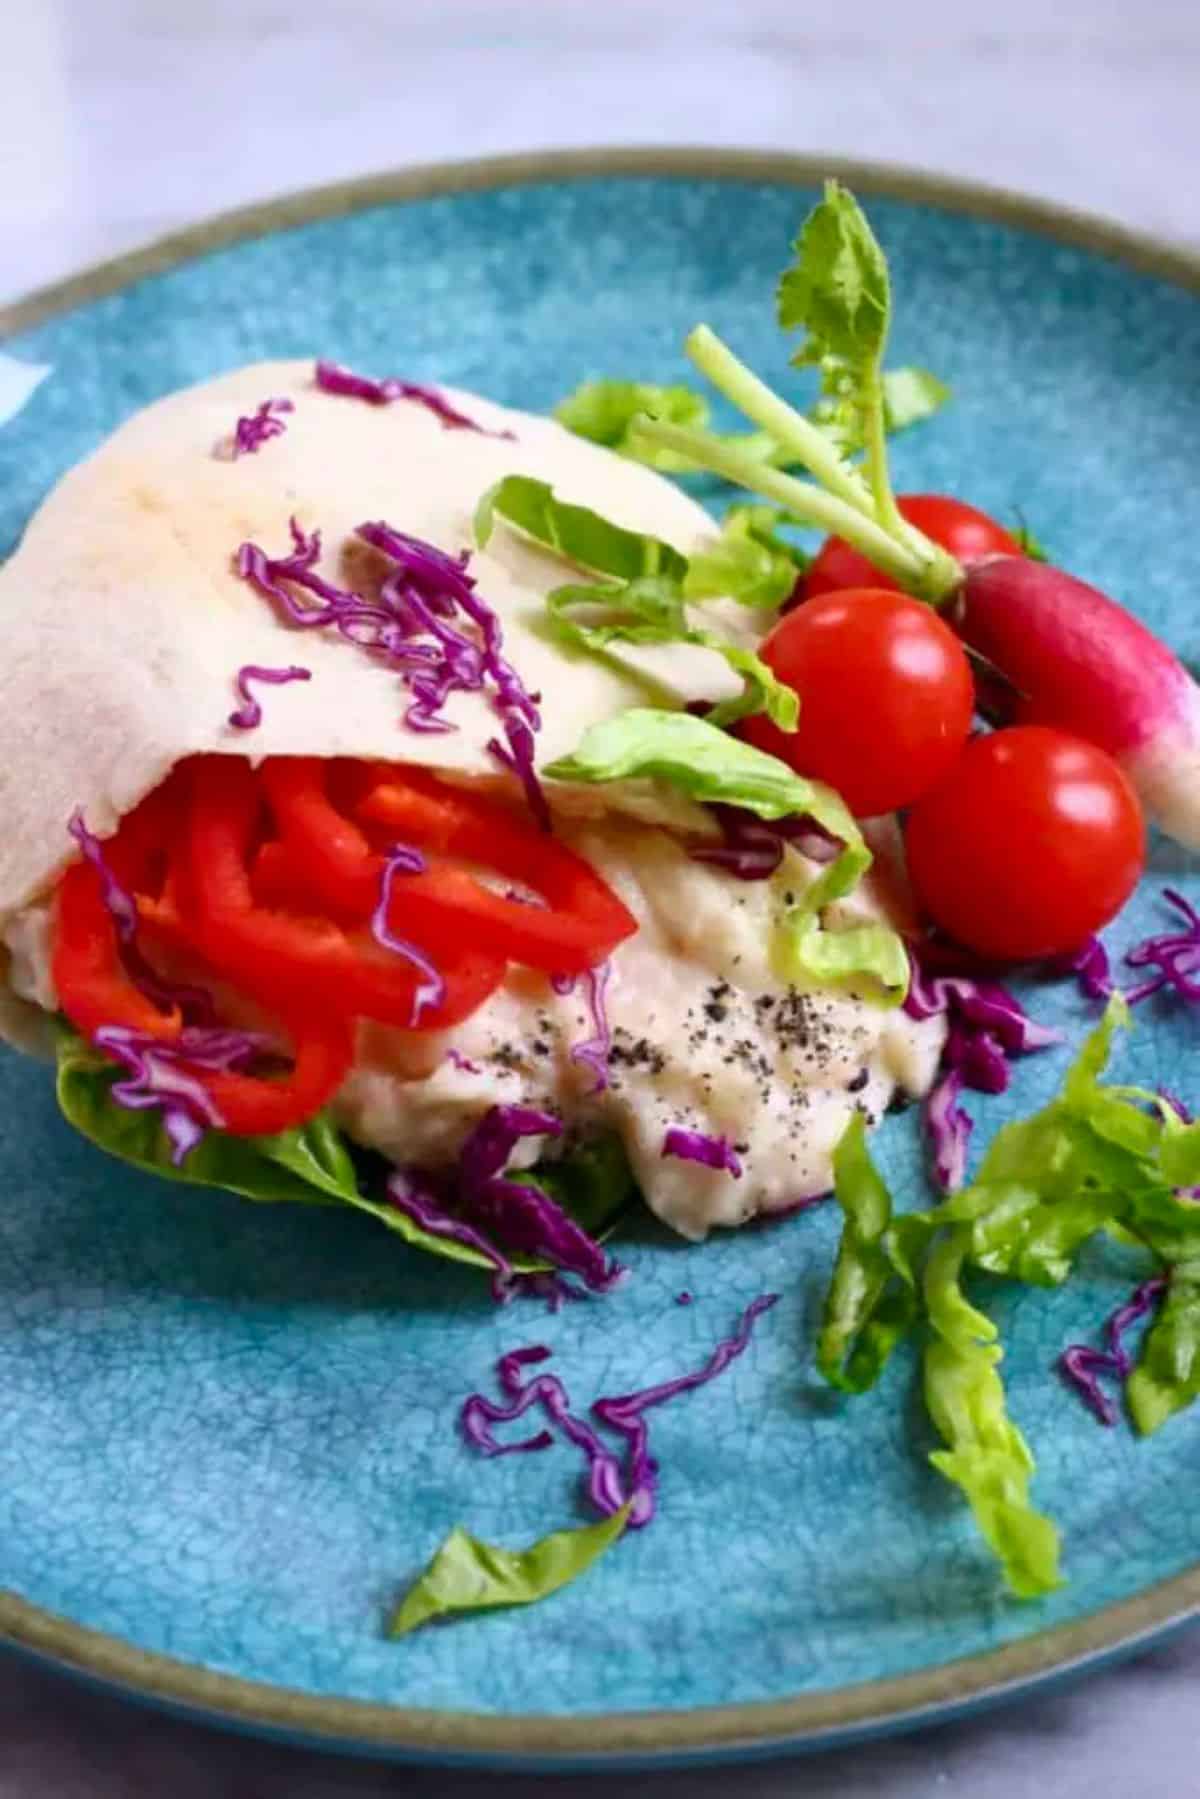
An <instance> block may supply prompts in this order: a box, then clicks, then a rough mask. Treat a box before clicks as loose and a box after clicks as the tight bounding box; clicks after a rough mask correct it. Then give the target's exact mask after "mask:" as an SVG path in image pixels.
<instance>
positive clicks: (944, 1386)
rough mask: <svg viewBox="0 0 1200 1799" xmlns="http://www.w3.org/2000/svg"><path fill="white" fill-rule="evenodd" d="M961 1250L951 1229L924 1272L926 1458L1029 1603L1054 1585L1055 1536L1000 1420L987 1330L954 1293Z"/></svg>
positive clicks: (993, 1346)
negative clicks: (932, 1442) (933, 1444)
mask: <svg viewBox="0 0 1200 1799" xmlns="http://www.w3.org/2000/svg"><path fill="white" fill-rule="evenodd" d="M966 1253H967V1243H966V1238H965V1236H964V1234H963V1233H962V1232H959V1231H952V1232H950V1233H949V1235H947V1236H944V1237H943V1238H941V1240H940V1241H939V1242H938V1243H937V1244H935V1246H934V1248H933V1249H932V1251H931V1252H930V1255H929V1260H928V1262H927V1263H926V1267H925V1281H924V1294H925V1309H926V1316H927V1318H928V1321H929V1327H930V1335H929V1339H928V1341H927V1343H926V1346H925V1356H924V1390H925V1404H926V1406H927V1407H928V1410H929V1416H930V1417H931V1418H932V1420H933V1422H934V1424H935V1425H936V1427H937V1430H938V1432H939V1434H940V1435H941V1436H942V1437H943V1438H944V1439H945V1442H946V1444H947V1448H945V1449H935V1450H934V1451H933V1452H932V1454H931V1455H930V1457H929V1460H930V1462H931V1464H932V1465H933V1467H935V1468H936V1469H937V1471H938V1473H939V1474H944V1475H945V1477H946V1479H947V1480H950V1481H953V1482H954V1484H955V1485H956V1486H957V1487H960V1488H961V1489H962V1492H963V1493H964V1494H965V1496H966V1498H967V1501H968V1503H969V1504H970V1507H971V1511H972V1513H973V1514H974V1517H975V1523H976V1524H977V1526H978V1528H979V1533H980V1535H981V1536H982V1537H983V1539H984V1541H985V1542H986V1543H987V1545H988V1547H989V1548H990V1549H991V1550H992V1552H993V1554H994V1555H995V1556H996V1558H997V1560H998V1561H999V1563H1000V1566H1001V1568H1002V1569H1003V1571H1004V1578H1005V1580H1006V1581H1007V1583H1008V1586H1009V1588H1010V1589H1011V1591H1012V1592H1014V1593H1015V1594H1016V1595H1017V1597H1018V1598H1019V1599H1036V1598H1038V1597H1040V1596H1041V1595H1042V1594H1044V1593H1051V1592H1053V1591H1054V1589H1055V1588H1056V1587H1058V1586H1061V1585H1062V1577H1061V1575H1060V1574H1059V1567H1058V1553H1059V1540H1058V1531H1057V1530H1056V1528H1055V1526H1054V1524H1053V1523H1052V1522H1051V1520H1050V1519H1049V1518H1047V1517H1046V1516H1045V1514H1044V1513H1042V1512H1039V1511H1037V1510H1036V1509H1035V1508H1034V1507H1033V1506H1032V1505H1031V1504H1030V1500H1029V1482H1030V1477H1031V1476H1032V1474H1033V1472H1034V1461H1033V1456H1032V1455H1031V1454H1030V1450H1029V1445H1028V1444H1027V1443H1026V1441H1025V1438H1024V1437H1023V1436H1022V1435H1021V1432H1020V1431H1019V1430H1018V1428H1017V1426H1016V1425H1015V1424H1014V1423H1013V1421H1012V1419H1011V1418H1010V1417H1009V1416H1008V1409H1007V1406H1006V1404H1005V1398H1004V1384H1003V1382H1002V1381H1001V1379H1000V1375H999V1372H998V1363H999V1362H1000V1360H1001V1356H1002V1353H1003V1352H1002V1350H1001V1349H1000V1346H999V1344H998V1343H997V1342H996V1335H997V1332H996V1327H995V1325H994V1324H993V1323H992V1321H991V1319H990V1318H987V1317H986V1316H985V1315H984V1314H983V1313H982V1312H980V1311H978V1310H977V1309H976V1307H974V1306H973V1305H971V1303H970V1301H969V1300H968V1299H967V1297H966V1295H965V1294H964V1293H963V1290H962V1286H961V1275H962V1267H963V1262H964V1260H965V1257H966Z"/></svg>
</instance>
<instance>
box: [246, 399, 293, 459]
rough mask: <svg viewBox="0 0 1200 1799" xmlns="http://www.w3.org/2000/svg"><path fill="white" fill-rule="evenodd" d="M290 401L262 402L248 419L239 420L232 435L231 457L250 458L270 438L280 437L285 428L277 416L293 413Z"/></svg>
mask: <svg viewBox="0 0 1200 1799" xmlns="http://www.w3.org/2000/svg"><path fill="white" fill-rule="evenodd" d="M294 411H295V407H294V406H293V405H292V402H291V401H290V400H285V399H279V400H264V401H263V403H262V405H261V406H259V407H258V408H257V410H256V411H255V412H254V413H253V414H252V416H251V417H250V418H240V419H239V420H238V422H237V427H236V429H235V431H234V434H233V455H234V459H235V460H236V458H237V457H239V456H251V455H253V454H254V452H255V451H256V450H261V449H262V447H263V445H264V444H265V443H268V442H269V441H270V439H271V438H272V437H281V436H282V435H283V433H284V432H285V431H286V430H287V426H286V424H285V423H284V421H283V419H282V418H280V416H279V414H280V413H283V412H294Z"/></svg>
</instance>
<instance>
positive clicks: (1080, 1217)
mask: <svg viewBox="0 0 1200 1799" xmlns="http://www.w3.org/2000/svg"><path fill="white" fill-rule="evenodd" d="M1128 1023H1129V1010H1128V1007H1127V1006H1126V1005H1125V1003H1124V1002H1123V1001H1122V1000H1121V999H1120V997H1119V996H1114V998H1113V999H1112V1000H1111V1001H1110V1003H1109V1006H1108V1008H1107V1011H1106V1013H1105V1015H1104V1018H1103V1019H1102V1020H1101V1022H1100V1023H1099V1024H1098V1025H1097V1027H1096V1028H1095V1030H1093V1031H1092V1032H1091V1033H1090V1034H1089V1036H1088V1037H1087V1038H1086V1039H1085V1041H1084V1043H1083V1044H1082V1045H1081V1047H1080V1050H1079V1052H1078V1054H1077V1055H1076V1058H1075V1060H1074V1062H1073V1063H1072V1065H1071V1067H1070V1069H1069V1070H1068V1071H1067V1074H1066V1077H1065V1079H1064V1081H1063V1084H1062V1089H1061V1091H1060V1093H1059V1094H1058V1095H1057V1096H1056V1097H1055V1098H1054V1099H1052V1100H1051V1101H1050V1103H1049V1104H1048V1105H1046V1106H1043V1107H1042V1108H1041V1110H1040V1111H1038V1112H1035V1113H1034V1114H1033V1115H1032V1116H1031V1117H1029V1118H1025V1119H1020V1120H1017V1121H1015V1122H1014V1123H1012V1124H1009V1125H1006V1126H1005V1127H1004V1128H1003V1129H1002V1130H1000V1131H999V1132H998V1133H997V1135H996V1137H995V1139H994V1140H993V1142H992V1145H991V1148H990V1149H989V1151H988V1153H987V1155H986V1156H985V1157H984V1160H983V1163H982V1165H981V1167H980V1170H979V1175H978V1177H977V1179H976V1180H975V1181H974V1182H973V1183H972V1184H971V1185H970V1186H969V1187H965V1188H963V1189H962V1190H961V1191H959V1192H957V1193H952V1194H951V1195H949V1197H948V1198H947V1199H946V1200H945V1201H944V1202H943V1203H942V1204H940V1205H938V1206H937V1207H935V1208H933V1209H932V1210H930V1211H925V1212H915V1213H908V1214H905V1215H904V1216H901V1217H894V1216H893V1211H892V1202H891V1197H890V1195H889V1193H888V1191H887V1187H886V1185H885V1183H884V1182H883V1180H882V1177H881V1176H880V1175H879V1173H878V1171H877V1170H876V1169H875V1167H874V1165H873V1164H872V1162H871V1158H870V1153H869V1151H868V1148H867V1143H866V1133H865V1128H864V1124H863V1120H862V1118H861V1116H860V1115H858V1114H856V1115H855V1117H854V1118H853V1119H852V1120H851V1122H850V1124H849V1125H848V1126H847V1129H846V1132H845V1134H844V1136H843V1138H842V1141H841V1143H840V1144H839V1146H838V1149H837V1151H836V1152H835V1156H834V1175H835V1181H836V1194H837V1199H838V1202H839V1204H840V1205H841V1208H842V1211H843V1214H844V1222H843V1228H842V1238H841V1244H840V1246H839V1250H838V1257H837V1263H836V1266H835V1268H834V1272H833V1276H832V1279H831V1281H830V1285H829V1289H828V1292H827V1294H826V1299H825V1308H824V1314H823V1321H822V1325H821V1330H820V1335H819V1338H818V1345H817V1365H818V1367H819V1369H820V1371H821V1373H822V1374H823V1375H824V1377H825V1379H826V1380H828V1381H829V1382H830V1384H831V1385H833V1386H835V1387H838V1388H840V1389H841V1390H842V1391H844V1392H849V1393H860V1392H863V1391H865V1390H866V1389H867V1388H869V1387H871V1386H873V1385H874V1384H875V1382H876V1381H877V1380H878V1378H879V1376H880V1374H881V1373H882V1371H883V1369H884V1367H885V1366H886V1363H887V1361H888V1358H889V1356H890V1355H891V1353H892V1351H893V1349H894V1348H895V1346H896V1344H897V1343H898V1342H899V1341H900V1340H901V1339H902V1338H903V1337H905V1336H906V1335H909V1334H914V1335H915V1334H921V1335H922V1336H923V1339H924V1387H925V1401H926V1405H927V1407H928V1410H929V1414H930V1417H931V1418H932V1420H933V1422H934V1424H935V1425H936V1426H937V1429H938V1431H939V1433H940V1434H941V1436H942V1437H943V1439H944V1440H945V1443H946V1448H945V1449H941V1450H937V1451H935V1452H934V1454H933V1455H932V1457H931V1458H930V1459H931V1461H932V1463H933V1465H934V1467H935V1468H937V1469H938V1470H939V1472H940V1473H942V1474H944V1475H945V1476H946V1477H947V1479H949V1480H952V1481H954V1482H955V1483H956V1484H957V1485H958V1486H959V1487H961V1489H962V1491H963V1492H964V1494H965V1495H966V1497H967V1499H968V1501H969V1502H970V1505H971V1508H972V1511H973V1512H974V1515H975V1520H976V1523H977V1524H978V1526H979V1529H980V1532H981V1534H982V1535H983V1537H984V1538H985V1540H986V1541H987V1543H988V1544H989V1545H990V1547H991V1548H992V1550H993V1551H994V1553H995V1554H996V1556H997V1557H998V1559H999V1561H1000V1563H1001V1566H1002V1568H1003V1570H1004V1574H1005V1578H1006V1580H1007V1582H1008V1584H1009V1586H1010V1588H1011V1589H1012V1591H1013V1592H1014V1593H1017V1594H1018V1595H1020V1596H1021V1597H1023V1598H1028V1597H1031V1596H1034V1595H1037V1594H1040V1593H1045V1592H1049V1591H1051V1590H1052V1589H1053V1588H1054V1587H1055V1586H1057V1585H1058V1584H1059V1575H1058V1539H1057V1533H1056V1532H1055V1529H1054V1527H1053V1525H1052V1524H1051V1522H1050V1521H1049V1520H1048V1519H1047V1518H1045V1517H1043V1516H1042V1514H1041V1513H1039V1512H1037V1511H1036V1510H1035V1509H1034V1508H1033V1507H1032V1505H1031V1503H1030V1499H1029V1484H1030V1476H1031V1475H1032V1473H1033V1466H1034V1465H1033V1458H1032V1455H1031V1454H1030V1450H1029V1447H1028V1445H1027V1443H1026V1442H1025V1439H1024V1437H1023V1436H1022V1435H1021V1433H1020V1431H1019V1430H1018V1428H1017V1427H1016V1425H1015V1424H1014V1423H1013V1421H1012V1420H1011V1419H1010V1418H1009V1417H1008V1414H1007V1410H1006V1406H1005V1400H1004V1389H1003V1384H1002V1382H1001V1379H1000V1375H999V1372H998V1365H999V1362H1000V1359H1001V1350H1000V1345H999V1343H998V1341H997V1331H996V1327H995V1325H994V1323H993V1322H992V1320H991V1319H989V1318H988V1317H987V1316H986V1314H985V1313H983V1312H981V1311H980V1310H978V1308H977V1307H976V1306H975V1305H973V1304H972V1303H971V1301H970V1299H969V1298H968V1297H967V1294H966V1292H965V1291H964V1287H963V1279H964V1275H965V1274H966V1273H967V1272H969V1271H971V1270H981V1271H984V1272H987V1273H990V1274H993V1275H1001V1276H1004V1277H1006V1278H1009V1279H1013V1280H1019V1281H1023V1282H1025V1283H1027V1284H1032V1285H1038V1286H1045V1285H1058V1284H1059V1283H1061V1282H1062V1281H1064V1280H1066V1278H1067V1277H1068V1275H1069V1274H1070V1272H1071V1270H1072V1268H1073V1267H1074V1264H1075V1261H1076V1258H1077V1256H1078V1253H1079V1251H1080V1249H1081V1248H1082V1246H1083V1244H1084V1243H1085V1242H1087V1241H1088V1239H1089V1238H1090V1237H1093V1236H1095V1235H1096V1234H1097V1232H1099V1231H1107V1232H1110V1233H1112V1234H1114V1235H1120V1236H1123V1237H1126V1238H1128V1239H1131V1240H1133V1241H1135V1242H1138V1243H1141V1244H1143V1245H1144V1246H1145V1247H1147V1248H1149V1249H1150V1250H1152V1251H1153V1252H1154V1253H1155V1254H1156V1255H1158V1256H1159V1257H1160V1258H1161V1259H1162V1260H1163V1261H1166V1262H1169V1263H1172V1264H1173V1268H1172V1272H1171V1276H1170V1281H1169V1285H1168V1289H1167V1296H1166V1299H1165V1300H1164V1302H1163V1305H1162V1307H1161V1310H1160V1311H1159V1314H1158V1316H1157V1318H1156V1320H1155V1322H1154V1323H1153V1325H1152V1326H1151V1328H1150V1329H1149V1330H1148V1331H1147V1333H1146V1335H1145V1337H1144V1339H1143V1342H1142V1347H1141V1353H1140V1357H1139V1361H1138V1365H1137V1366H1136V1367H1135V1368H1134V1370H1133V1372H1132V1374H1131V1375H1130V1377H1129V1381H1128V1386H1127V1390H1126V1397H1127V1400H1128V1404H1129V1409H1130V1412H1131V1413H1132V1416H1133V1420H1134V1423H1135V1424H1136V1426H1137V1428H1138V1429H1139V1430H1140V1431H1142V1432H1143V1433H1145V1432H1149V1431H1153V1430H1156V1429H1157V1428H1158V1427H1159V1426H1160V1425H1161V1424H1163V1423H1164V1422H1165V1421H1166V1420H1167V1419H1168V1418H1170V1417H1171V1416H1172V1415H1173V1414H1174V1413H1175V1412H1177V1411H1181V1410H1182V1409H1183V1408H1184V1407H1185V1406H1187V1405H1189V1404H1191V1402H1192V1401H1193V1400H1194V1399H1196V1398H1197V1397H1200V1205H1197V1204H1196V1203H1195V1202H1194V1201H1193V1200H1191V1199H1190V1198H1188V1197H1186V1195H1185V1194H1184V1193H1181V1192H1180V1188H1181V1186H1185V1185H1186V1186H1187V1187H1190V1186H1192V1185H1193V1184H1194V1181H1193V1177H1194V1176H1196V1175H1197V1174H1200V1125H1197V1124H1194V1123H1189V1122H1186V1121H1185V1120H1183V1119H1182V1118H1180V1116H1179V1114H1178V1112H1177V1111H1176V1110H1175V1108H1174V1107H1173V1106H1172V1105H1170V1104H1169V1103H1167V1102H1164V1101H1160V1100H1159V1099H1158V1098H1157V1096H1156V1095H1154V1094H1151V1093H1146V1092H1144V1091H1143V1090H1141V1089H1140V1088H1136V1087H1121V1086H1116V1085H1111V1084H1108V1083H1106V1082H1105V1081H1103V1080H1102V1079H1101V1077H1102V1076H1103V1075H1104V1074H1105V1073H1106V1071H1107V1068H1108V1063H1109V1058H1110V1055H1111V1052H1112V1047H1113V1041H1114V1037H1115V1034H1116V1032H1117V1030H1118V1029H1119V1028H1121V1027H1124V1026H1127V1025H1128Z"/></svg>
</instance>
